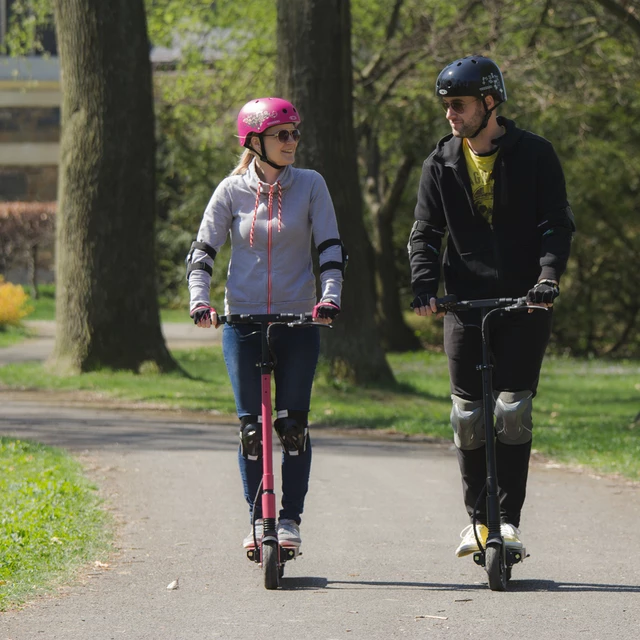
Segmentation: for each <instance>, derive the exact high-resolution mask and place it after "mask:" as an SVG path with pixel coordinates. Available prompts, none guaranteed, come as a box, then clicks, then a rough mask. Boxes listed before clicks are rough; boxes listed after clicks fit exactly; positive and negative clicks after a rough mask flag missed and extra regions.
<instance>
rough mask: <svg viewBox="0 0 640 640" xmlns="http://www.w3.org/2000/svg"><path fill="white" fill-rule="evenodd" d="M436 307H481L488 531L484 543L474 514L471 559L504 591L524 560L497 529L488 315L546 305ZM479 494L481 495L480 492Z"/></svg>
mask: <svg viewBox="0 0 640 640" xmlns="http://www.w3.org/2000/svg"><path fill="white" fill-rule="evenodd" d="M436 305H437V308H438V311H445V312H446V311H469V310H472V309H479V310H480V317H481V325H480V327H478V328H479V329H480V331H481V332H482V363H481V364H479V365H478V366H477V369H478V370H479V371H481V373H482V406H483V412H484V424H485V433H486V446H485V451H486V460H487V481H486V485H485V490H486V501H487V529H488V530H489V533H488V535H487V541H486V544H485V545H484V546H483V544H482V541H481V540H480V539H479V537H478V534H477V531H476V519H475V515H474V518H473V523H472V524H473V531H474V533H475V535H476V542H477V543H478V549H479V551H476V552H475V553H474V554H473V561H474V562H475V563H476V564H477V565H480V566H482V567H484V568H485V570H486V572H487V576H488V579H489V588H490V589H491V590H492V591H505V590H506V589H507V582H508V581H509V580H510V579H511V568H512V567H513V565H514V564H517V563H518V562H522V561H523V560H524V557H525V556H524V554H523V553H522V551H518V550H513V549H507V547H506V546H505V544H504V540H503V538H502V535H501V533H500V500H499V497H498V474H497V464H496V444H495V439H496V433H495V422H494V414H493V411H494V399H493V378H492V372H491V369H492V367H493V365H492V364H491V360H490V354H491V346H490V343H489V332H488V330H487V329H488V326H489V319H490V318H491V315H492V314H494V313H496V312H497V311H502V312H506V313H521V312H525V313H526V312H529V311H531V310H540V311H546V310H547V309H546V308H545V307H538V306H529V305H527V302H526V298H488V299H484V300H462V301H458V299H457V298H456V296H452V295H450V296H445V297H444V298H438V299H437V300H436ZM480 498H482V496H480Z"/></svg>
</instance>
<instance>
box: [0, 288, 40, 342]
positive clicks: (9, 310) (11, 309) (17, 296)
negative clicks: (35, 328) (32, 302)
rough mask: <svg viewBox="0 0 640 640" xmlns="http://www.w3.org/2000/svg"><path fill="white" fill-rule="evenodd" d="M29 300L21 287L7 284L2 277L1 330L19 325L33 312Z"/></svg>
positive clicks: (0, 290)
mask: <svg viewBox="0 0 640 640" xmlns="http://www.w3.org/2000/svg"><path fill="white" fill-rule="evenodd" d="M28 300H29V296H28V295H27V294H26V293H25V292H24V289H23V288H22V287H21V286H20V285H17V284H11V283H10V282H5V281H4V278H3V277H2V276H0V330H3V329H4V328H5V327H7V326H17V325H19V324H20V321H21V320H22V319H23V318H24V317H25V316H28V315H29V314H30V313H31V312H32V311H33V308H32V307H30V306H29V305H28V304H27V301H28Z"/></svg>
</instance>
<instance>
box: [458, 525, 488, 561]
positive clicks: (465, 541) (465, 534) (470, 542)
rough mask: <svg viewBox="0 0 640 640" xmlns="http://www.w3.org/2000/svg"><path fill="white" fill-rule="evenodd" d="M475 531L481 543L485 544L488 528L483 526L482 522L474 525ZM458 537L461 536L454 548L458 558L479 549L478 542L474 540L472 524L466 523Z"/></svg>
mask: <svg viewBox="0 0 640 640" xmlns="http://www.w3.org/2000/svg"><path fill="white" fill-rule="evenodd" d="M476 532H477V534H478V538H480V542H482V544H483V545H484V544H486V542H487V535H488V534H489V529H487V527H485V525H483V524H477V525H476ZM460 537H461V538H462V542H461V543H460V544H459V545H458V548H457V549H456V555H457V556H458V558H463V557H464V556H468V555H469V554H471V553H475V552H476V551H480V549H479V548H478V542H477V541H476V536H475V533H474V531H473V525H472V524H468V525H467V526H466V527H465V528H464V529H463V530H462V531H461V532H460Z"/></svg>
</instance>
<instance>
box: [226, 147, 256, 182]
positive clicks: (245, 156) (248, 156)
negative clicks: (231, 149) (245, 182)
mask: <svg viewBox="0 0 640 640" xmlns="http://www.w3.org/2000/svg"><path fill="white" fill-rule="evenodd" d="M254 155H255V154H254V153H253V152H252V151H249V149H245V150H244V152H243V153H242V155H241V156H240V160H239V162H238V164H237V165H236V167H235V169H234V170H233V171H232V172H231V173H230V174H229V175H231V176H237V175H242V174H244V173H246V172H247V169H248V168H249V165H250V164H251V161H252V160H253V157H254Z"/></svg>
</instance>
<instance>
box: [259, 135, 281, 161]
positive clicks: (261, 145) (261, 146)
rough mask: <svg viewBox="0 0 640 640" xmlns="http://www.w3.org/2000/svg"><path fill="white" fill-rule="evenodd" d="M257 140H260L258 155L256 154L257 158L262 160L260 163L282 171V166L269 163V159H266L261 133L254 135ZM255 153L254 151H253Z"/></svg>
mask: <svg viewBox="0 0 640 640" xmlns="http://www.w3.org/2000/svg"><path fill="white" fill-rule="evenodd" d="M254 135H255V136H256V137H257V138H258V140H260V153H257V156H258V158H260V160H262V162H266V163H267V164H268V165H270V166H272V167H273V168H274V169H284V165H279V164H276V163H275V162H271V160H269V158H267V154H266V151H265V146H264V138H263V136H262V134H261V133H258V134H254ZM254 152H255V149H254Z"/></svg>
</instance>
